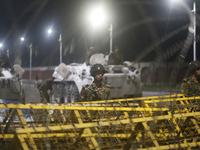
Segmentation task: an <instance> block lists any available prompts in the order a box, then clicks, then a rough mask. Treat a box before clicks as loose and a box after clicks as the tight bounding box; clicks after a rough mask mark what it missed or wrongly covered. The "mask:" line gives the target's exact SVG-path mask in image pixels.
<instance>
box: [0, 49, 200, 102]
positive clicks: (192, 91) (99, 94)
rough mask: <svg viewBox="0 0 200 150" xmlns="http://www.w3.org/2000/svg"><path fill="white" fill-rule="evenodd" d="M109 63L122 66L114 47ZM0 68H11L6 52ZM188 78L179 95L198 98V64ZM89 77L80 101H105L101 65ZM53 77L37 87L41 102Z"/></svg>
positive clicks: (0, 57)
mask: <svg viewBox="0 0 200 150" xmlns="http://www.w3.org/2000/svg"><path fill="white" fill-rule="evenodd" d="M94 53H95V49H94V48H91V50H90V53H89V54H87V55H86V63H87V65H89V58H90V57H91V55H92V54H94ZM109 57H110V61H109V62H108V64H114V65H122V64H123V56H122V54H121V53H120V52H119V48H118V47H115V51H114V52H113V53H110V54H109ZM0 68H12V67H11V64H10V62H9V58H8V56H7V55H6V50H4V49H2V50H1V51H0ZM188 69H189V73H190V76H189V77H188V78H185V79H184V80H183V83H182V85H181V93H183V94H184V95H185V96H199V95H200V62H199V61H192V62H190V63H189V65H188ZM90 74H91V76H93V77H94V81H93V83H92V84H91V85H84V86H83V87H82V91H81V92H80V101H95V100H107V99H108V98H109V95H110V86H109V85H103V84H102V80H103V76H104V74H105V68H104V67H103V66H102V65H101V64H95V65H93V66H92V67H91V70H90ZM53 81H54V77H51V78H48V79H45V80H43V82H42V83H41V84H40V85H39V86H38V89H39V92H40V97H41V100H40V102H41V103H43V102H44V99H46V100H47V102H48V103H50V96H49V93H48V91H49V90H50V91H51V93H52V85H53Z"/></svg>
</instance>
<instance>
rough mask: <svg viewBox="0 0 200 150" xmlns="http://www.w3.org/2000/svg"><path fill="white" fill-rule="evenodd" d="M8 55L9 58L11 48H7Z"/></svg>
mask: <svg viewBox="0 0 200 150" xmlns="http://www.w3.org/2000/svg"><path fill="white" fill-rule="evenodd" d="M7 56H8V58H9V57H10V50H9V49H7Z"/></svg>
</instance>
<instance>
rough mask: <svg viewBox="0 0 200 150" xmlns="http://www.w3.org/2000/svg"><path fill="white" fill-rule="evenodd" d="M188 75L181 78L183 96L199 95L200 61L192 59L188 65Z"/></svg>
mask: <svg viewBox="0 0 200 150" xmlns="http://www.w3.org/2000/svg"><path fill="white" fill-rule="evenodd" d="M188 69H189V71H190V77H189V78H186V79H184V80H183V83H182V85H181V93H182V94H184V95H185V96H199V95H200V62H199V61H192V62H190V63H189V65H188Z"/></svg>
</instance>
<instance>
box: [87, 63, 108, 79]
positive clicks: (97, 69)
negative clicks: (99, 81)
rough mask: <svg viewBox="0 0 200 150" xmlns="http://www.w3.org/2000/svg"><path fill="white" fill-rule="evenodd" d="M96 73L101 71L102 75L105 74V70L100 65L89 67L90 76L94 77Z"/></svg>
mask: <svg viewBox="0 0 200 150" xmlns="http://www.w3.org/2000/svg"><path fill="white" fill-rule="evenodd" d="M96 71H103V73H105V72H106V71H105V68H104V67H103V66H102V65H101V64H94V65H93V66H92V67H91V69H90V74H91V75H92V76H94V73H95V72H96Z"/></svg>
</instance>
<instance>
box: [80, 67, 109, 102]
mask: <svg viewBox="0 0 200 150" xmlns="http://www.w3.org/2000/svg"><path fill="white" fill-rule="evenodd" d="M104 73H105V69H104V67H103V66H102V65H101V64H95V65H93V66H92V67H91V70H90V74H91V75H92V76H93V77H94V81H93V83H92V84H91V85H88V84H86V85H84V86H83V87H82V90H81V93H80V101H98V100H107V99H108V98H109V96H110V86H109V85H103V84H102V80H103V75H104Z"/></svg>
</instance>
